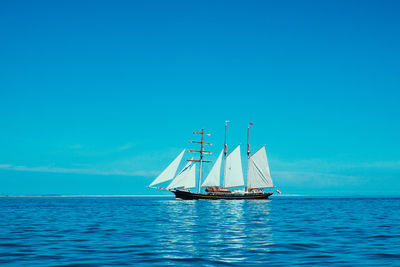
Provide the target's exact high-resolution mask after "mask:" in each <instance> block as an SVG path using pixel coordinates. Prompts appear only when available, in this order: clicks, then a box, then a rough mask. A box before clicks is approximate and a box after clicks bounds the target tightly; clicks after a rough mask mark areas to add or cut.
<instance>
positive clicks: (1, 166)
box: [0, 164, 159, 176]
mask: <svg viewBox="0 0 400 267" xmlns="http://www.w3.org/2000/svg"><path fill="white" fill-rule="evenodd" d="M0 169H3V170H12V171H25V172H47V173H74V174H89V175H119V176H155V175H157V174H158V173H159V172H158V171H132V172H124V171H118V170H111V171H106V170H97V169H88V168H86V169H83V168H82V169H81V168H60V167H52V166H38V167H28V166H21V165H11V164H0Z"/></svg>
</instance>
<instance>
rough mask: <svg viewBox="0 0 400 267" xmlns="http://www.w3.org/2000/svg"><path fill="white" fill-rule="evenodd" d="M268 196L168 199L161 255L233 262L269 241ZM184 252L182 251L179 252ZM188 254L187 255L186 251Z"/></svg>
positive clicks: (264, 247)
mask: <svg viewBox="0 0 400 267" xmlns="http://www.w3.org/2000/svg"><path fill="white" fill-rule="evenodd" d="M270 204H271V203H270V200H236V201H229V200H202V201H196V200H189V201H187V200H186V201H176V200H170V201H168V203H167V209H166V210H165V213H166V216H165V219H166V221H165V223H164V225H163V229H164V230H163V233H162V234H161V235H160V236H159V240H158V242H160V243H161V244H164V246H163V247H162V250H163V255H165V257H172V258H174V259H177V258H182V259H187V258H191V257H192V256H193V255H203V256H202V259H203V260H204V258H206V259H208V260H210V261H212V262H229V263H235V262H239V261H242V260H245V259H246V258H248V257H251V255H252V254H253V253H257V254H259V253H260V252H264V253H266V252H269V251H270V249H269V246H271V245H273V244H274V242H273V235H272V229H271V226H270V219H269V216H270ZM183 252H185V253H183ZM188 253H189V254H192V255H189V254H188Z"/></svg>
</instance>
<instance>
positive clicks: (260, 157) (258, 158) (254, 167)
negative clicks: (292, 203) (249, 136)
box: [247, 146, 274, 189]
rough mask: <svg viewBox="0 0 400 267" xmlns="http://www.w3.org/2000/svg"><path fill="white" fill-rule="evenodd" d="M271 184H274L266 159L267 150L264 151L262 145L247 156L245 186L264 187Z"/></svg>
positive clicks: (249, 187) (271, 185)
mask: <svg viewBox="0 0 400 267" xmlns="http://www.w3.org/2000/svg"><path fill="white" fill-rule="evenodd" d="M273 186H274V184H273V182H272V178H271V173H270V171H269V165H268V160H267V152H266V151H265V146H263V147H261V148H260V149H259V150H257V152H256V153H254V154H253V155H252V156H250V158H249V168H248V170H247V188H248V189H251V188H266V187H273Z"/></svg>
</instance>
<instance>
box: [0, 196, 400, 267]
mask: <svg viewBox="0 0 400 267" xmlns="http://www.w3.org/2000/svg"><path fill="white" fill-rule="evenodd" d="M0 212H1V213H0V264H5V265H7V264H8V265H25V266H33V265H36V266H56V265H69V266H74V265H75V266H100V265H107V266H110V265H117V266H120V265H158V266H160V265H188V266H189V265H209V266H215V265H243V264H246V265H250V266H254V265H272V266H288V265H292V264H310V265H311V264H317V265H321V264H323V265H346V266H354V265H358V266H365V265H377V266H378V265H391V266H400V198H307V197H287V198H284V197H279V198H273V199H271V200H230V201H229V200H228V201H227V200H197V201H196V200H193V201H187V200H186V201H182V200H175V199H174V198H172V197H171V198H133V197H132V198H100V197H99V198H0Z"/></svg>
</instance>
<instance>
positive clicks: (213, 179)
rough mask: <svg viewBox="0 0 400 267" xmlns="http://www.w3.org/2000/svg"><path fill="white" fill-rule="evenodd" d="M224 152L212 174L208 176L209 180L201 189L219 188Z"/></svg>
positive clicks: (205, 181)
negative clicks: (208, 187)
mask: <svg viewBox="0 0 400 267" xmlns="http://www.w3.org/2000/svg"><path fill="white" fill-rule="evenodd" d="M222 152H223V150H222V151H221V154H219V156H218V158H217V160H216V161H215V164H214V166H213V167H212V169H211V171H210V173H209V174H208V175H207V178H206V179H205V180H204V182H203V184H202V185H201V187H206V186H219V177H220V173H221V162H222Z"/></svg>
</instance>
